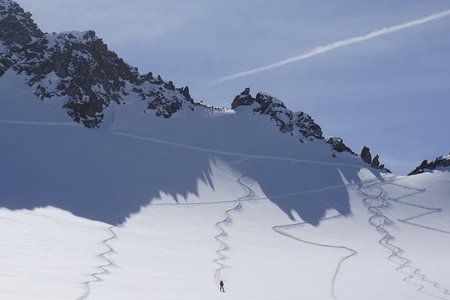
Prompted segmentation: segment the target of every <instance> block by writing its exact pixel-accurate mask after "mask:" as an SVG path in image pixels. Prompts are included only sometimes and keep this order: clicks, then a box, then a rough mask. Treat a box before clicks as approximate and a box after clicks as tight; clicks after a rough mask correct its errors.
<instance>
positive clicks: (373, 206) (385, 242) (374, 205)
mask: <svg viewBox="0 0 450 300" xmlns="http://www.w3.org/2000/svg"><path fill="white" fill-rule="evenodd" d="M373 186H376V187H377V188H378V189H379V190H380V191H379V193H378V194H377V195H376V196H373V195H370V194H368V193H366V192H364V191H363V190H362V189H363V188H365V189H367V188H371V187H373ZM358 192H359V193H360V194H361V195H363V197H364V199H363V203H364V205H365V206H366V207H367V209H368V211H369V212H370V213H372V216H371V217H370V218H369V224H371V225H372V226H373V227H375V228H376V230H377V231H378V232H379V233H381V234H382V235H383V237H382V238H381V239H380V240H379V241H378V243H379V244H380V245H381V246H382V247H383V248H386V249H387V250H389V251H390V252H391V254H390V255H389V257H388V259H389V260H390V261H392V262H393V263H395V264H397V265H398V267H397V268H396V269H395V270H396V271H397V272H400V273H402V274H405V275H407V277H405V278H403V281H404V282H406V283H409V284H412V285H415V286H418V288H417V289H416V291H417V292H419V293H422V294H425V295H427V296H431V297H434V298H437V299H442V300H448V298H442V297H440V296H436V295H433V294H429V293H427V292H425V291H424V288H425V285H424V284H421V283H413V282H411V281H410V279H412V278H418V279H419V280H420V281H421V282H424V283H429V284H432V286H433V287H434V288H436V289H438V290H440V291H443V292H444V293H447V292H448V290H446V289H443V288H441V287H440V286H439V284H438V283H437V282H435V281H431V280H429V279H428V278H427V277H426V276H425V275H423V274H422V273H421V269H420V268H417V267H415V266H413V265H412V264H411V263H412V261H411V260H409V259H407V258H406V257H404V256H402V253H404V252H405V251H404V250H403V249H402V248H400V247H397V246H395V245H394V244H392V243H391V241H392V240H394V239H395V237H394V236H393V235H392V234H391V233H390V232H389V231H388V230H386V229H385V228H384V225H389V224H393V223H394V222H393V221H392V220H390V219H389V218H388V217H386V216H385V215H384V214H383V213H382V212H381V210H380V209H382V208H384V207H387V205H388V202H387V200H386V199H385V194H386V192H385V191H384V190H383V189H382V188H381V186H380V185H378V186H377V183H375V184H372V185H369V186H366V187H364V186H363V185H360V186H359V187H358ZM408 269H410V270H411V271H410V272H408V271H407V270H408Z"/></svg>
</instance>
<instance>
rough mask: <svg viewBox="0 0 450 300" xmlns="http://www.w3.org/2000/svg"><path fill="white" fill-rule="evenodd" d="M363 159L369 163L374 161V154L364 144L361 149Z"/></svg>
mask: <svg viewBox="0 0 450 300" xmlns="http://www.w3.org/2000/svg"><path fill="white" fill-rule="evenodd" d="M361 159H362V160H363V161H364V162H365V163H368V164H371V163H372V154H371V153H370V149H369V148H368V147H366V146H364V147H363V148H362V150H361Z"/></svg>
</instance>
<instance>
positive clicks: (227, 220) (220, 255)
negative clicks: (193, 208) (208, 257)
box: [214, 176, 254, 283]
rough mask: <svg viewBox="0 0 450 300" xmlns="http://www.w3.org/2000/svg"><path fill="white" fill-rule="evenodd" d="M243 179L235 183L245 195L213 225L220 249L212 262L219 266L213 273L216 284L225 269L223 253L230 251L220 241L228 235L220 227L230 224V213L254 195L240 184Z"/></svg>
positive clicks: (249, 189) (238, 208)
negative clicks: (216, 231)
mask: <svg viewBox="0 0 450 300" xmlns="http://www.w3.org/2000/svg"><path fill="white" fill-rule="evenodd" d="M244 177H245V176H241V177H240V178H238V180H237V182H238V183H239V184H240V185H241V186H242V187H243V188H244V190H246V194H245V195H244V196H242V197H239V198H238V199H236V200H235V201H234V202H236V205H235V206H234V207H233V208H230V209H228V210H226V211H225V213H224V217H225V218H224V219H223V220H221V221H219V222H217V223H216V224H215V227H216V228H217V230H218V231H219V234H217V235H216V236H215V237H214V239H215V240H216V241H217V243H218V244H219V246H220V248H219V249H218V250H217V251H216V254H217V258H216V259H214V262H215V263H216V264H218V265H219V267H218V268H217V269H216V273H215V280H216V283H219V281H220V278H221V277H220V274H221V272H222V270H223V269H224V268H225V265H224V264H223V263H222V262H223V261H224V260H225V259H226V258H227V257H226V255H224V254H223V253H224V252H226V251H228V250H229V249H230V247H229V246H228V245H227V243H225V242H224V241H223V240H222V238H224V237H226V236H227V235H228V233H227V232H226V231H225V229H224V228H223V227H222V225H224V224H228V223H231V222H232V219H231V216H230V213H231V212H237V211H239V210H241V209H242V204H241V201H242V200H243V199H249V198H251V197H252V196H253V195H254V192H253V190H252V189H251V188H250V187H249V186H247V185H246V184H245V183H243V182H242V179H243V178H244Z"/></svg>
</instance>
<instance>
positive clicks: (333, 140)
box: [325, 136, 356, 155]
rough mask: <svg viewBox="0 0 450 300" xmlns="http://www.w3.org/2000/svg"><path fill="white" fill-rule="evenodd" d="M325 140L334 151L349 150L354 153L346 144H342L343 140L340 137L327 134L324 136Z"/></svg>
mask: <svg viewBox="0 0 450 300" xmlns="http://www.w3.org/2000/svg"><path fill="white" fill-rule="evenodd" d="M325 141H326V142H327V143H328V144H330V145H331V149H332V150H334V151H336V152H349V153H351V154H353V155H356V153H355V152H353V151H352V149H350V148H349V147H347V145H345V144H344V140H343V139H342V138H340V137H335V136H329V137H326V138H325Z"/></svg>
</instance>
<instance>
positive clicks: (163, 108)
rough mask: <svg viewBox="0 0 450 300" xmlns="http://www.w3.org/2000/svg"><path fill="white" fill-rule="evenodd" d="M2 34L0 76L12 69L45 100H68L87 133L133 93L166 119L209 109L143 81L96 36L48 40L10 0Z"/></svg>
mask: <svg viewBox="0 0 450 300" xmlns="http://www.w3.org/2000/svg"><path fill="white" fill-rule="evenodd" d="M0 28H1V29H2V30H1V31H0V42H1V43H3V45H4V47H5V51H4V53H0V76H2V75H3V74H4V73H5V71H6V70H8V69H12V70H13V71H15V72H17V73H20V74H26V75H27V84H28V85H30V86H31V87H32V88H33V89H34V90H35V94H36V95H37V96H38V97H40V98H41V99H42V100H47V99H50V98H53V97H66V98H67V101H66V103H65V105H64V107H65V108H67V109H68V114H69V115H70V116H71V117H72V118H73V119H74V121H76V122H82V123H83V124H84V125H85V126H87V127H99V126H100V125H101V123H102V120H103V116H104V112H105V110H106V109H107V107H108V106H109V105H110V104H111V103H112V102H114V103H117V104H123V103H124V102H125V100H124V99H125V97H126V96H128V95H129V94H130V93H136V94H138V96H139V98H140V99H141V100H142V101H147V102H148V105H147V108H148V109H150V110H154V111H155V114H156V115H157V116H162V117H165V118H169V117H171V116H172V115H173V114H174V113H176V112H178V111H180V110H182V109H183V108H187V109H189V110H194V107H196V106H201V107H206V106H204V105H202V104H200V103H198V102H195V101H194V100H193V99H192V98H191V96H190V95H189V89H187V88H180V89H177V88H175V86H174V84H173V83H172V82H171V81H169V82H165V81H163V80H162V78H161V77H160V76H157V77H156V78H154V77H153V75H152V74H151V73H149V74H146V75H140V74H139V73H138V71H137V69H136V68H133V67H131V66H129V65H128V64H126V63H125V62H124V61H123V60H122V59H121V58H119V57H118V56H117V54H116V53H114V52H112V51H110V50H109V49H108V47H107V45H106V44H105V43H103V41H102V40H101V39H99V38H98V37H96V35H95V32H94V31H87V32H66V33H60V34H44V33H42V31H41V30H40V29H39V28H38V27H37V25H36V24H35V23H34V22H33V20H32V19H31V14H30V13H27V12H24V10H23V9H22V8H21V7H20V6H19V5H18V4H16V3H15V2H13V1H10V0H1V1H0ZM0 49H1V48H0Z"/></svg>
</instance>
